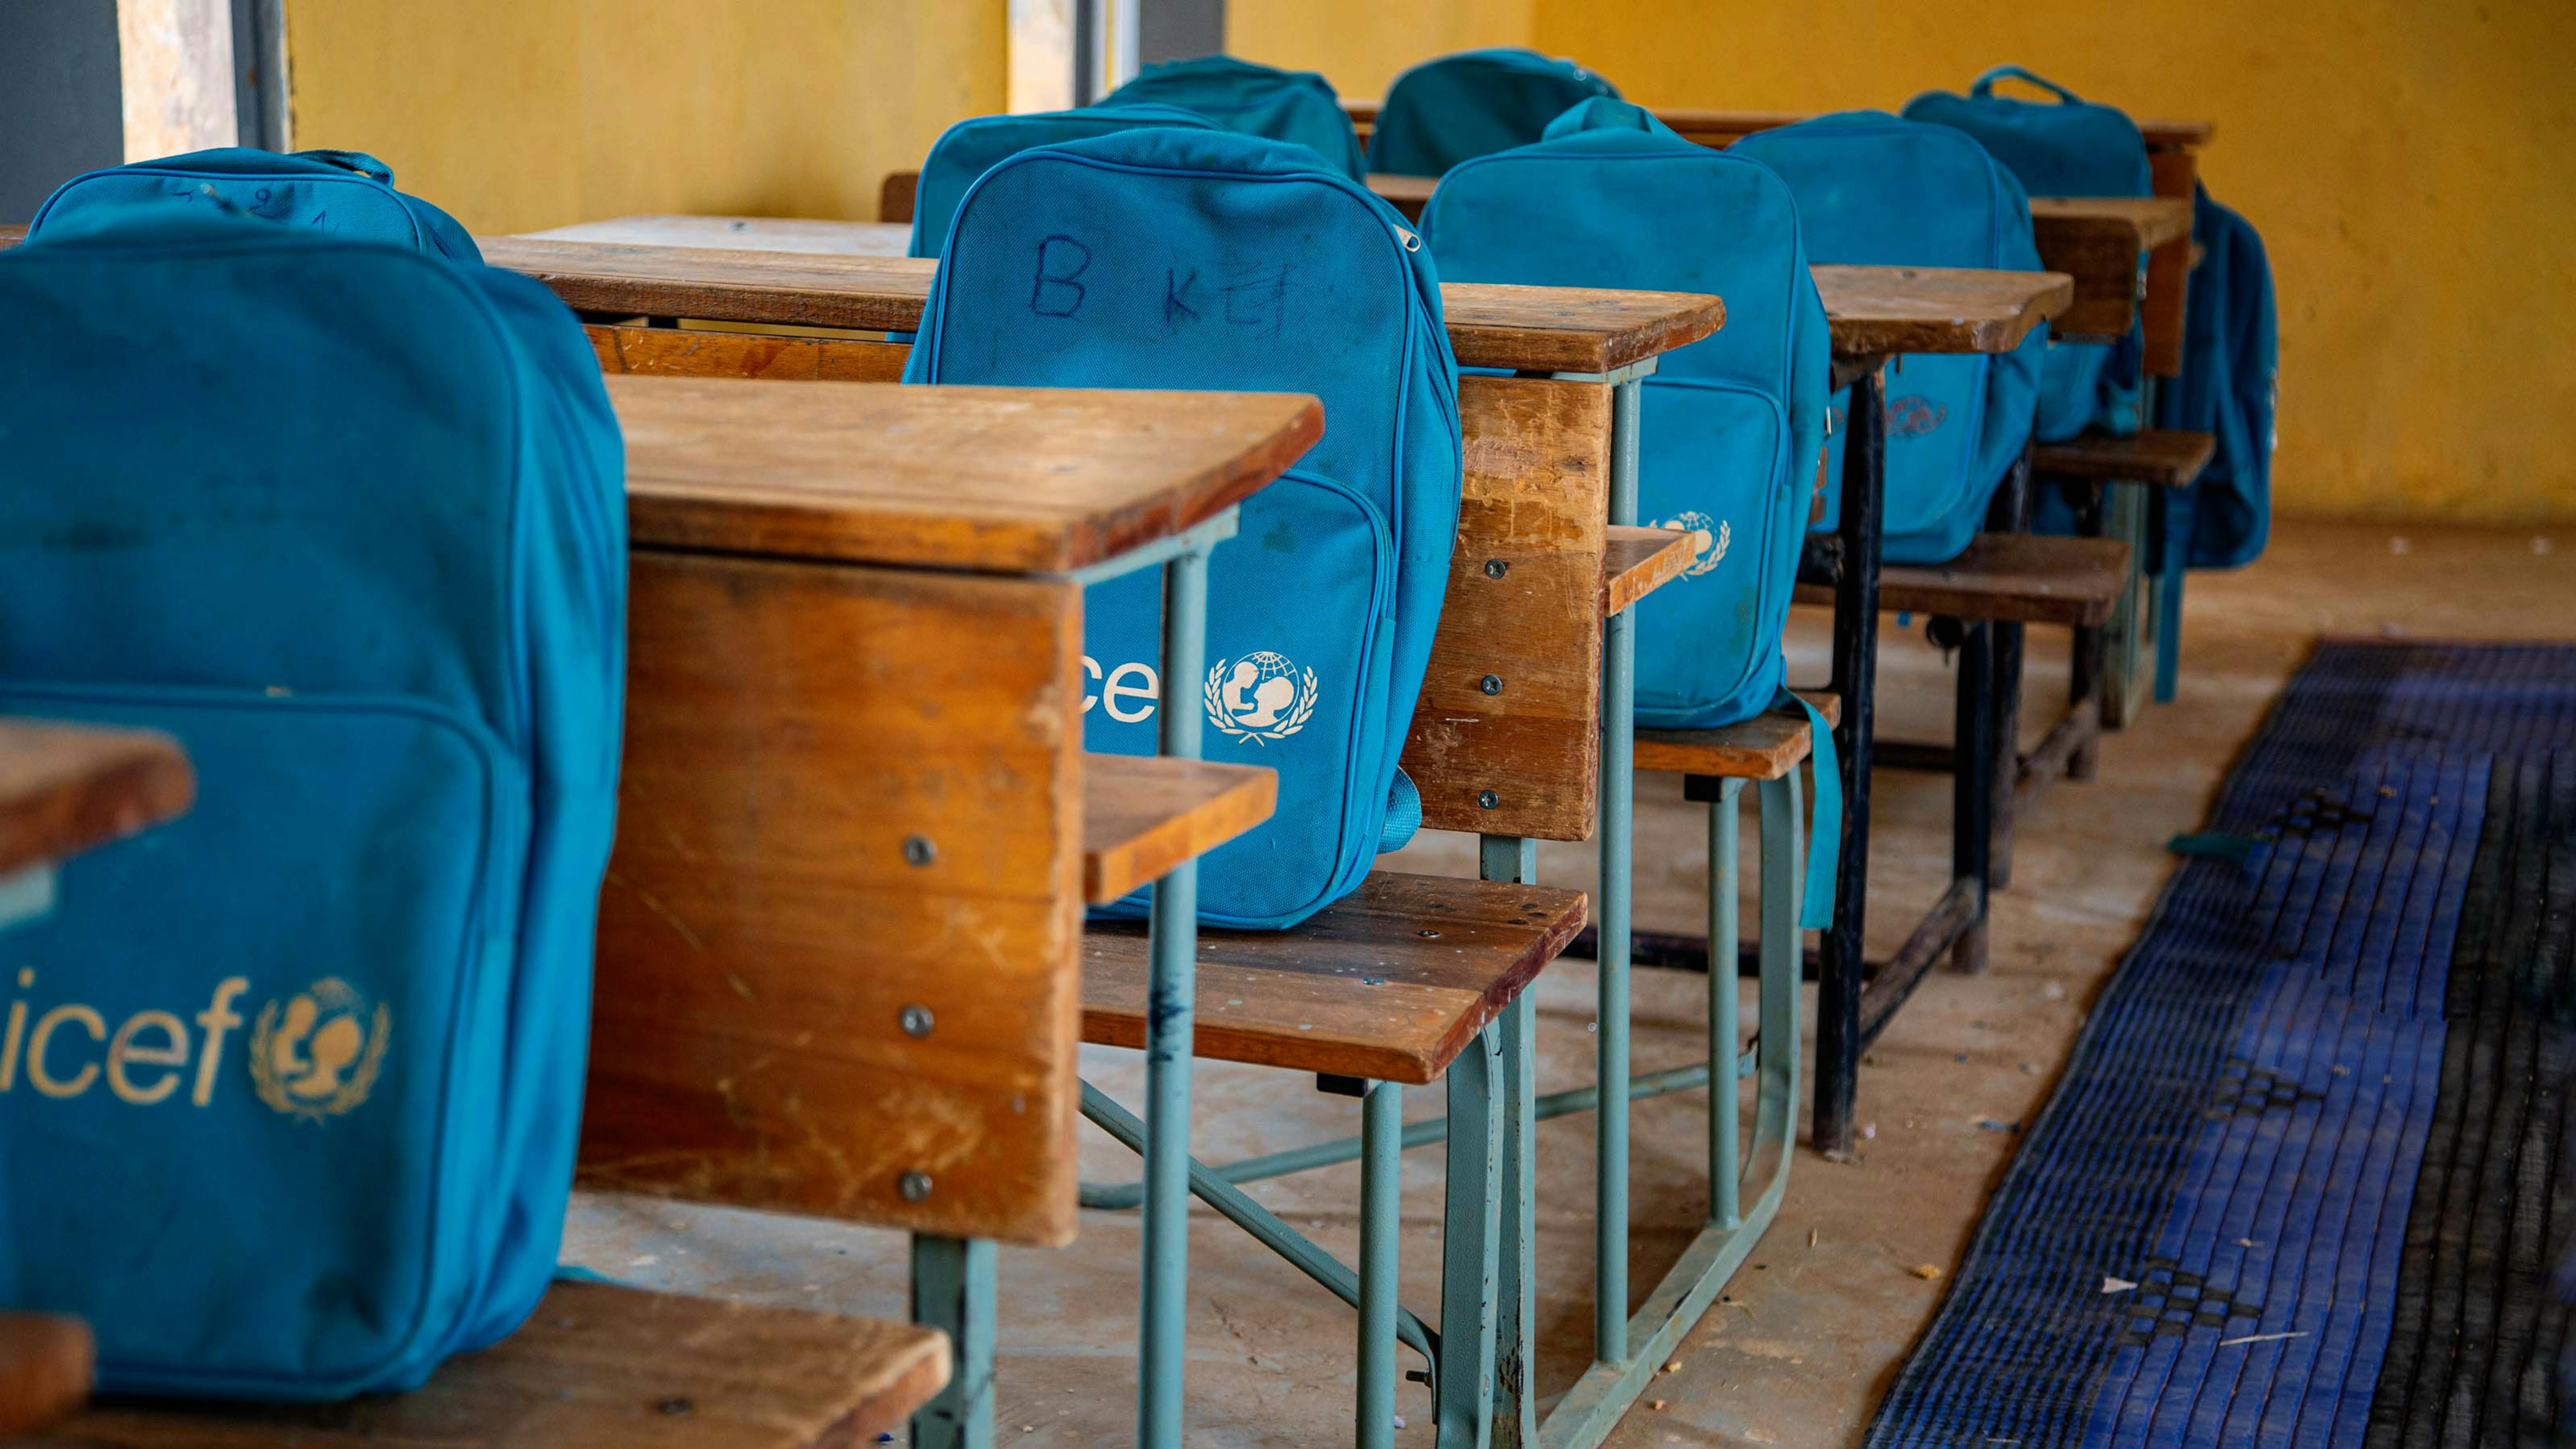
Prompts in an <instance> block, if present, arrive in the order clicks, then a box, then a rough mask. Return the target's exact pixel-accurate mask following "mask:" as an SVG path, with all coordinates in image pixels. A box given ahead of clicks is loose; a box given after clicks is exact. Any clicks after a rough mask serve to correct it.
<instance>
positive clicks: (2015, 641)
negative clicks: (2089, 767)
mask: <svg viewBox="0 0 2576 1449" xmlns="http://www.w3.org/2000/svg"><path fill="white" fill-rule="evenodd" d="M2030 448H2031V445H2030V444H2029V443H2028V442H2024V443H2023V444H2022V447H2021V458H2020V460H2019V461H2017V462H2015V463H2014V464H2013V466H2012V467H2011V469H2010V470H2008V471H2007V472H2006V473H2005V474H2004V486H2003V487H2002V488H2000V489H1997V490H1996V492H1995V498H1994V502H1993V504H1992V505H1991V506H1990V507H1989V508H1988V509H1987V511H1986V526H1987V527H1988V528H1989V529H1991V530H1994V531H1997V532H2002V533H2028V532H2029V531H2030V505H2031V496H2030V495H2031V481H2030ZM2026 628H2027V626H2025V625H2023V624H2020V623H2015V622H2008V621H2001V620H1999V621H1996V622H1994V623H1991V624H1988V625H1987V626H1986V633H1987V636H1988V637H1989V638H1990V639H1992V640H1993V651H1994V652H1993V655H1992V660H1993V665H1994V681H1993V688H1994V701H1995V707H1994V715H1993V723H1994V740H1993V765H1992V778H1991V779H1990V780H1989V781H1988V782H1987V783H1988V787H1989V795H1990V799H1989V801H1988V803H1987V812H1988V819H1989V820H1990V821H1991V822H1992V826H1993V844H1992V846H1991V847H1990V850H1989V853H1988V865H1989V869H1990V872H1991V875H1990V877H1989V880H1988V884H1989V885H1990V886H1991V887H1992V888H1993V889H1995V890H2002V889H2004V888H2005V887H2007V886H2009V885H2011V884H2012V863H2013V817H2014V814H2015V813H2016V809H2017V806H2018V803H2019V802H2018V800H2017V799H2016V792H2017V791H2018V790H2019V788H2020V786H2021V660H2022V642H2023V635H2024V631H2025V629H2026Z"/></svg>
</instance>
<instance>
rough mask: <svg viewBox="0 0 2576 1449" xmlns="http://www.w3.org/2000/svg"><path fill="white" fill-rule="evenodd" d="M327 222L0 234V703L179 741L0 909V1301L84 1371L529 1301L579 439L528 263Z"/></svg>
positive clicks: (572, 904)
mask: <svg viewBox="0 0 2576 1449" xmlns="http://www.w3.org/2000/svg"><path fill="white" fill-rule="evenodd" d="M83 184H87V183H83ZM334 210H335V212H336V211H337V210H338V208H337V206H336V204H335V207H334ZM326 230H328V229H327V228H321V229H316V228H307V227H275V226H265V225H254V224H250V223H248V222H245V221H243V220H241V219H239V217H238V215H236V214H231V213H228V212H226V211H223V210H218V209H215V208H212V207H199V206H190V207H188V208H185V209H177V208H171V209H164V208H161V207H158V206H151V207H101V208H98V209H97V210H96V211H95V212H93V213H92V214H90V215H88V216H86V217H83V218H77V219H74V218H71V217H70V216H69V215H68V211H67V209H66V208H64V207H61V206H57V207H55V208H52V209H51V213H50V215H49V218H48V221H47V224H46V225H45V227H44V229H43V230H42V231H41V232H40V233H38V234H37V235H36V236H35V238H34V239H33V240H31V241H29V242H28V243H27V244H26V245H24V246H21V247H18V248H16V249H14V250H12V251H9V252H7V253H5V254H0V319H5V321H0V331H5V332H6V333H7V343H8V344H9V345H6V346H0V354H5V356H4V357H0V436H5V437H6V439H7V442H6V452H7V455H8V457H9V466H8V467H7V468H5V469H0V620H6V621H7V622H6V625H5V627H0V712H7V713H16V714H28V715H36V716H42V717H48V718H55V719H74V720H88V721H95V722H98V723H103V724H113V725H124V726H148V727H150V728H154V729H159V730H164V731H167V732H169V733H170V734H172V735H175V736H176V737H177V738H178V739H179V741H180V742H181V743H182V744H183V745H184V746H185V747H186V749H187V751H188V754H189V755H190V757H191V758H192V759H193V760H194V762H195V766H196V773H197V780H198V796H197V801H196V805H195V808H194V809H193V810H191V811H190V812H189V813H188V814H187V815H186V816H184V817H182V818H180V819H179V820H177V821H175V822H172V823H170V824H168V825H165V826H162V827H160V828H158V829H155V830H152V831H149V832H147V833H145V834H143V835H140V836H137V837H135V838H133V839H131V840H127V841H124V842H121V843H118V844H115V845H110V846H107V847H105V848H103V849H100V850H96V851H92V852H90V853H87V854H84V855H82V856H80V857H79V858H77V859H75V860H72V861H70V862H68V863H66V864H65V865H64V866H63V867H62V872H61V877H60V882H59V901H58V903H57V905H56V908H55V909H54V910H53V912H52V913H51V914H50V915H48V916H45V917H42V918H40V919H38V920H35V921H33V922H30V923H27V924H24V925H21V926H19V927H16V928H14V929H12V930H10V931H8V932H5V933H0V984H5V985H6V986H7V987H8V988H10V990H9V994H8V997H7V1014H6V1017H5V1022H6V1026H5V1030H0V1198H5V1201H0V1221H5V1223H6V1225H7V1231H6V1233H5V1234H0V1304H6V1305H8V1306H10V1307H13V1308H24V1309H40V1310H46V1311H52V1312H61V1313H72V1314H77V1315H79V1316H81V1317H82V1318H85V1319H87V1320H88V1321H89V1323H90V1325H91V1327H92V1328H93V1329H95V1330H96V1332H97V1336H98V1351H99V1382H100V1385H101V1387H103V1388H105V1389H107V1390H110V1391H113V1392H119V1393H128V1392H131V1393H150V1394H174V1395H184V1396H190V1397H197V1396H211V1397H226V1398H251V1399H336V1398H343V1397H346V1396H348V1395H351V1394H355V1393H360V1392H364V1391H370V1390H380V1389H385V1390H390V1389H403V1388H408V1387H411V1386H414V1385H417V1384H419V1383H420V1382H421V1381H422V1380H423V1379H425V1378H427V1377H428V1375H429V1373H430V1371H431V1370H432V1369H433V1368H435V1367H436V1366H437V1364H438V1363H439V1361H440V1360H441V1359H443V1358H446V1357H447V1356H448V1355H450V1354H455V1353H460V1352H463V1351H466V1350H469V1349H473V1348H477V1347H480V1346H482V1345H485V1344H488V1343H491V1342H493V1341H494V1340H496V1339H499V1338H501V1337H502V1336H503V1335H505V1334H507V1333H509V1332H510V1331H511V1330H512V1329H513V1328H515V1327H516V1326H517V1325H518V1324H519V1323H520V1322H521V1321H522V1320H523V1319H524V1318H525V1317H526V1316H527V1314H528V1313H529V1312H530V1310H532V1309H533V1308H534V1307H535V1306H536V1303H537V1301H538V1299H539V1297H540V1296H541V1295H542V1294H543V1292H544V1291H545V1287H546V1284H547V1281H548V1279H549V1277H550V1276H551V1274H552V1273H553V1271H554V1266H555V1256H556V1249H557V1247H558V1243H559V1239H560V1235H561V1232H562V1227H563V1220H564V1208H565V1202H566V1198H567V1195H568V1193H569V1190H570V1187H571V1182H572V1172H573V1151H574V1143H575V1139H576V1137H577V1134H578V1127H579V1123H580V1115H581V1096H582V1070H583V1055H584V1051H585V1047H586V1043H587V1038H588V1029H589V1014H590V1006H589V1001H590V973H591V950H592V940H593V935H594V929H595V924H596V916H597V905H598V895H599V888H600V882H601V878H602V873H603V871H604V870H605V868H606V864H607V859H608V850H609V841H610V836H611V833H612V827H613V814H614V807H615V803H616V786H617V757H618V741H619V729H620V719H619V716H620V711H621V706H622V702H623V698H624V687H625V656H624V637H625V595H626V585H625V580H626V572H625V566H626V551H625V506H624V497H623V492H622V486H623V480H624V466H625V465H624V457H623V445H622V443H621V441H620V438H619V434H618V429H617V422H616V419H615V418H614V417H613V416H612V415H611V413H610V411H609V406H608V400H607V397H606V394H605V392H604V390H603V389H602V387H601V384H600V377H599V364H598V361H597V359H596V358H595V357H594V355H593V354H592V352H591V349H590V347H589V345H588V343H587V342H586V341H585V340H584V339H583V336H582V332H581V329H580V327H579V326H577V325H576V324H575V323H574V321H573V318H572V316H571V314H570V313H568V312H567V311H565V310H564V307H563V305H562V304H561V303H559V302H557V301H556V300H555V299H554V298H553V297H552V296H551V295H549V294H548V293H547V292H546V290H545V289H544V288H543V287H541V286H539V285H537V284H536V283H535V282H532V281H530V280H528V279H526V278H523V277H518V276H513V275H510V274H508V273H504V272H497V271H487V270H485V269H483V268H482V267H480V266H474V265H456V264H451V263H449V262H446V261H443V260H440V259H437V258H435V257H428V256H423V255H420V254H419V253H418V252H417V251H416V250H414V249H413V248H411V247H409V246H406V245H401V244H390V243H386V242H382V241H350V240H346V239H345V237H339V238H335V237H332V236H327V235H325V234H324V231H326Z"/></svg>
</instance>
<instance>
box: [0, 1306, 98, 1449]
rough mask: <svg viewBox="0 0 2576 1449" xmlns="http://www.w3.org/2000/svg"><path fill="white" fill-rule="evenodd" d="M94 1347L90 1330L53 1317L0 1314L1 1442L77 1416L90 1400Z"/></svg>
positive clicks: (74, 1320) (78, 1322) (71, 1320)
mask: <svg viewBox="0 0 2576 1449" xmlns="http://www.w3.org/2000/svg"><path fill="white" fill-rule="evenodd" d="M97 1362H98V1345H97V1343H96V1341H95V1340H93V1339H92V1338H91V1336H90V1331H89V1325H88V1324H86V1323H83V1322H82V1321H81V1320H79V1319H77V1318H66V1317H63V1316H60V1315H58V1314H52V1313H0V1439H14V1438H15V1437H17V1436H18V1435H21V1434H32V1433H35V1432H36V1431H37V1430H39V1429H42V1428H45V1427H46V1426H48V1425H50V1424H52V1423H54V1422H56V1421H57V1420H60V1419H62V1418H64V1417H66V1416H67V1415H70V1414H71V1413H73V1412H75V1411H77V1410H78V1409H79V1408H80V1406H81V1404H82V1402H83V1401H84V1400H86V1399H87V1398H88V1397H89V1389H90V1381H91V1378H92V1376H93V1373H94V1371H95V1369H96V1367H97Z"/></svg>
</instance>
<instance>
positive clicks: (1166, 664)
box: [1136, 550, 1207, 1449]
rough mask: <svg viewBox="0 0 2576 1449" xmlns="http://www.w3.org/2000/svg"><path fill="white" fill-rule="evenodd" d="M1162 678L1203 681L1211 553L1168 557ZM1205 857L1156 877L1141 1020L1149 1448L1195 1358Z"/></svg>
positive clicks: (1176, 1439) (1165, 740)
mask: <svg viewBox="0 0 2576 1449" xmlns="http://www.w3.org/2000/svg"><path fill="white" fill-rule="evenodd" d="M1162 662H1163V679H1164V681H1165V685H1166V692H1167V693H1170V692H1174V691H1178V690H1181V689H1182V688H1183V686H1182V684H1181V683H1179V682H1180V681H1189V680H1195V679H1197V678H1198V677H1199V675H1200V674H1201V672H1203V670H1204V669H1205V667H1206V663H1207V555H1206V554H1205V553H1203V552H1200V551H1197V550H1190V551H1187V552H1184V553H1180V554H1177V555H1175V556H1174V557H1173V558H1172V559H1171V561H1170V562H1168V563H1166V564H1164V565H1163V660H1162ZM1160 728H1161V739H1160V744H1161V749H1162V752H1163V753H1164V754H1166V755H1175V756H1179V757H1180V758H1183V759H1191V760H1195V759H1197V758H1198V756H1199V712H1198V711H1197V710H1195V709H1166V710H1164V711H1163V712H1162V717H1161V720H1160ZM1198 914H1199V868H1198V862H1197V861H1196V860H1195V859H1193V860H1186V861H1183V862H1182V863H1181V864H1179V865H1177V866H1174V867H1173V868H1172V870H1171V872H1170V873H1169V874H1167V875H1165V876H1163V877H1162V878H1161V879H1160V880H1158V881H1156V882H1155V884H1154V902H1153V907H1152V912H1151V916H1150V921H1149V925H1148V928H1147V929H1148V932H1149V937H1150V938H1149V940H1148V943H1147V947H1146V949H1147V953H1148V956H1149V958H1150V962H1151V975H1150V979H1149V984H1148V986H1147V991H1146V1019H1145V1102H1146V1112H1145V1233H1144V1237H1145V1263H1144V1272H1143V1275H1142V1278H1143V1284H1142V1297H1143V1303H1142V1305H1141V1314H1140V1316H1141V1318H1142V1320H1143V1323H1142V1337H1143V1344H1142V1350H1141V1360H1142V1362H1141V1364H1140V1367H1139V1373H1138V1381H1137V1390H1136V1397H1137V1404H1136V1438H1137V1442H1139V1443H1140V1444H1143V1445H1146V1446H1148V1449H1180V1444H1181V1441H1182V1437H1183V1434H1184V1432H1185V1430H1184V1423H1183V1409H1182V1403H1183V1397H1182V1387H1183V1372H1184V1368H1185V1366H1186V1364H1187V1362H1188V1345H1187V1342H1186V1340H1187V1337H1188V1331H1189V1315H1188V1301H1189V1297H1188V1295H1189V1273H1190V1264H1189V1251H1190V1177H1189V1168H1190V1068H1191V1058H1192V1054H1193V1051H1192V1038H1193V1036H1194V1032H1195V1023H1194V1020H1193V1012H1194V1004H1195V1001H1196V998H1197V993H1198V982H1197V977H1198Z"/></svg>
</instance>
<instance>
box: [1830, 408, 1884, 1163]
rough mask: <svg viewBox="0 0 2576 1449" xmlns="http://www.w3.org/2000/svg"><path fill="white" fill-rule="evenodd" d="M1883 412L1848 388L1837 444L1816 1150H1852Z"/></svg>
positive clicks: (1874, 675) (1875, 665)
mask: <svg viewBox="0 0 2576 1449" xmlns="http://www.w3.org/2000/svg"><path fill="white" fill-rule="evenodd" d="M1886 446H1887V412H1886V407H1885V404H1884V402H1883V401H1882V393H1881V387H1880V382H1879V374H1878V371H1877V370H1876V369H1875V368H1873V369H1871V370H1870V371H1869V372H1868V373H1867V374H1866V375H1864V376H1863V377H1861V378H1860V379H1859V380H1858V381H1856V382H1854V383H1853V384H1852V386H1851V406H1850V412H1849V414H1848V416H1847V418H1846V421H1845V434H1844V438H1843V476H1842V520H1841V522H1840V524H1839V525H1838V526H1837V528H1836V532H1837V533H1839V534H1840V535H1841V543H1842V574H1841V577H1840V578H1839V579H1838V580H1837V581H1836V583H1835V585H1834V665H1833V688H1834V692H1835V693H1836V694H1837V695H1839V696H1841V698H1842V707H1843V717H1842V722H1841V723H1840V724H1839V725H1837V726H1835V729H1834V747H1835V748H1836V750H1838V751H1839V752H1840V754H1841V762H1842V776H1843V838H1842V855H1841V859H1840V860H1839V862H1838V870H1837V873H1836V877H1835V881H1836V883H1835V900H1834V923H1833V926H1832V927H1831V928H1830V929H1828V930H1827V931H1826V932H1825V933H1824V940H1823V941H1822V943H1821V949H1820V951H1819V957H1820V960H1819V968H1820V969H1819V979H1818V984H1817V994H1816V1115H1815V1144H1816V1150H1817V1151H1819V1152H1824V1153H1827V1154H1831V1155H1835V1156H1844V1155H1848V1154H1849V1153H1850V1152H1851V1150H1852V1131H1853V1122H1852V1102H1853V1097H1854V1095H1855V1094H1856V1092H1857V1091H1858V1089H1859V1075H1860V993H1861V984H1862V975H1863V972H1864V971H1865V970H1866V969H1867V964H1866V961H1865V959H1864V957H1863V956H1862V942H1863V939H1864V930H1863V928H1864V925H1865V922H1866V907H1867V905H1868V903H1869V750H1870V730H1871V721H1870V716H1871V713H1872V709H1873V706H1874V704H1875V702H1876V693H1877V684H1876V681H1877V677H1878V547H1879V524H1880V517H1881V512H1880V510H1881V508H1882V506H1883V504H1884V501H1885V498H1886V487H1887V476H1886V466H1885V465H1886Z"/></svg>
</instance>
